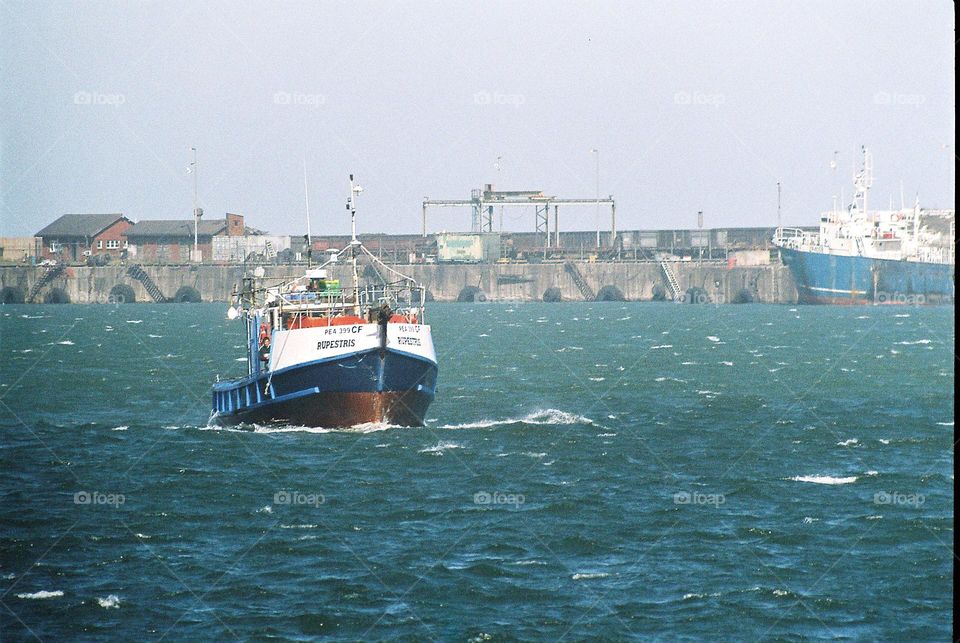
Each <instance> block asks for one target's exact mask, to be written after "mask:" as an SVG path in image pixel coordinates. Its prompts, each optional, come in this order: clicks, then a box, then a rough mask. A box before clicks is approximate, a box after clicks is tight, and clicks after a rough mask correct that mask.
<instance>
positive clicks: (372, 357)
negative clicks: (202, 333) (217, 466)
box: [211, 349, 437, 427]
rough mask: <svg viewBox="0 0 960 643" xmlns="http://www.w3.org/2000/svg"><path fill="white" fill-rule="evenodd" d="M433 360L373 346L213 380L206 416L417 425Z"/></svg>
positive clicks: (234, 420)
mask: <svg viewBox="0 0 960 643" xmlns="http://www.w3.org/2000/svg"><path fill="white" fill-rule="evenodd" d="M436 385H437V365H436V364H435V363H433V362H431V361H430V360H426V359H423V358H422V357H419V356H415V355H411V354H409V353H404V352H402V351H397V350H391V349H386V350H383V351H381V350H380V349H374V350H369V351H364V352H358V353H349V354H345V355H339V356H337V357H335V358H330V359H324V360H317V361H314V362H306V363H303V364H297V365H296V366H291V367H289V368H285V369H280V370H277V371H274V372H273V374H272V376H271V374H270V373H269V372H267V371H262V372H259V373H255V374H253V375H249V376H247V377H245V378H242V379H237V380H230V381H225V382H218V383H216V384H214V386H213V391H212V398H213V411H214V413H213V416H212V418H211V421H212V422H213V423H216V424H221V425H231V424H240V423H256V424H263V423H278V422H280V423H286V424H295V425H301V426H318V427H346V426H356V425H358V424H365V423H369V422H377V423H379V422H384V423H387V424H397V425H401V426H422V425H423V420H424V416H425V415H426V412H427V408H428V407H429V406H430V403H431V402H433V398H434V395H435V391H436Z"/></svg>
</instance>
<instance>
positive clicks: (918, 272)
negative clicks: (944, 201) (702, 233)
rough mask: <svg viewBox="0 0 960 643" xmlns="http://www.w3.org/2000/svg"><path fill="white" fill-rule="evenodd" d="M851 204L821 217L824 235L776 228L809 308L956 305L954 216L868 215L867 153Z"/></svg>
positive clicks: (903, 211) (915, 212) (913, 211)
mask: <svg viewBox="0 0 960 643" xmlns="http://www.w3.org/2000/svg"><path fill="white" fill-rule="evenodd" d="M862 152H863V166H862V168H861V170H860V171H859V172H858V173H857V175H856V177H855V179H854V188H855V189H854V198H853V201H852V202H851V204H850V205H849V206H848V207H847V208H846V209H843V210H840V209H836V208H834V209H833V210H831V211H829V212H824V213H823V214H822V215H821V217H820V230H819V232H809V231H804V230H801V229H799V228H782V227H781V228H777V231H776V234H775V235H774V238H773V243H774V245H776V246H777V247H779V249H780V256H781V258H782V259H783V263H784V264H785V265H786V266H787V267H788V268H789V269H790V272H791V274H792V275H793V278H794V281H795V282H796V284H797V293H798V298H799V301H800V303H806V304H950V303H953V301H954V291H955V284H954V268H955V256H954V242H955V234H956V229H955V211H954V210H925V209H921V208H920V204H919V200H918V201H917V202H916V203H915V204H914V207H913V208H904V207H901V208H900V209H899V210H892V209H891V210H873V211H869V210H867V195H868V191H869V190H870V187H871V186H872V183H873V178H872V173H873V164H872V160H871V157H870V153H869V152H868V151H867V149H866V148H863V150H862Z"/></svg>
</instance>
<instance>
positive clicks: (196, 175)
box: [190, 147, 202, 263]
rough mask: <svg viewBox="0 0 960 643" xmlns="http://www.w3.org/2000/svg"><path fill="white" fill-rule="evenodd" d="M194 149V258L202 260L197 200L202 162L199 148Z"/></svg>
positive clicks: (198, 260) (197, 260)
mask: <svg viewBox="0 0 960 643" xmlns="http://www.w3.org/2000/svg"><path fill="white" fill-rule="evenodd" d="M190 149H191V150H193V163H191V164H190V167H191V171H192V172H193V260H194V261H195V262H197V263H199V262H200V216H201V214H202V212H201V210H200V205H199V203H198V200H197V185H198V182H199V178H200V162H199V161H198V160H197V148H195V147H191V148H190Z"/></svg>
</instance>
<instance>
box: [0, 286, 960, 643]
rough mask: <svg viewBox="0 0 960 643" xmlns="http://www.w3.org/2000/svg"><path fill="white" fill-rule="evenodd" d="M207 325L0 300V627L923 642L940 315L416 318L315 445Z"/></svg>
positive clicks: (194, 635) (588, 310) (937, 543)
mask: <svg viewBox="0 0 960 643" xmlns="http://www.w3.org/2000/svg"><path fill="white" fill-rule="evenodd" d="M225 312H226V305H225V304H194V305H190V304H184V305H173V304H171V305H163V306H159V305H148V304H138V305H126V306H111V305H100V306H96V305H90V306H81V305H72V306H52V305H47V306H0V430H2V440H0V481H2V483H0V490H2V494H3V496H2V503H0V639H2V640H3V641H8V640H35V639H41V640H51V641H53V640H76V639H94V640H95V639H104V640H105V639H125V640H160V639H165V640H187V641H198V640H209V639H214V638H216V639H244V640H247V639H258V640H261V639H277V640H311V639H317V638H321V639H322V638H330V639H351V640H371V639H372V640H379V639H394V638H399V639H404V640H471V641H479V640H544V639H546V640H570V641H576V640H585V639H592V640H596V639H606V640H611V639H612V640H623V639H641V638H642V639H647V638H659V639H664V640H678V639H679V640H684V639H690V640H692V639H710V640H773V639H787V640H805V639H844V640H859V639H867V640H876V639H906V640H918V641H928V640H949V639H950V636H951V629H950V628H951V602H952V601H951V598H952V593H953V581H952V566H951V552H952V544H953V485H954V480H953V453H952V441H953V433H954V427H953V403H954V402H953V393H952V391H953V384H954V357H953V356H954V326H953V313H954V310H953V308H912V307H903V308H900V307H862V308H859V307H858V308H833V307H790V306H773V305H743V306H731V305H728V306H711V305H704V306H689V305H676V304H669V303H662V304H656V303H594V304H580V303H565V304H514V305H506V304H487V305H485V304H445V305H441V304H435V305H433V306H432V308H431V309H430V310H429V311H428V322H429V323H430V324H431V325H432V326H433V333H434V339H435V343H436V347H437V353H438V356H439V361H440V383H439V392H438V397H437V399H436V401H435V403H434V404H433V406H432V407H431V408H430V411H429V413H428V426H426V427H424V428H394V427H388V426H362V427H357V428H355V429H352V430H335V431H330V430H322V429H305V428H302V427H293V426H285V427H248V428H247V429H246V430H235V429H218V428H211V427H208V426H207V418H208V416H209V404H210V402H209V386H210V384H211V382H213V381H214V380H215V378H216V377H217V376H218V375H219V376H220V377H230V376H235V375H239V374H241V373H243V372H244V369H245V365H244V363H243V362H242V361H239V359H240V358H241V357H242V352H241V351H242V348H241V344H242V338H241V336H242V325H241V324H240V323H239V322H229V321H227V320H226V318H225Z"/></svg>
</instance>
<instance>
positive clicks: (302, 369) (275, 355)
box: [211, 175, 438, 427]
mask: <svg viewBox="0 0 960 643" xmlns="http://www.w3.org/2000/svg"><path fill="white" fill-rule="evenodd" d="M359 191H360V188H359V186H355V185H354V181H353V175H351V176H350V196H349V198H348V200H347V208H348V209H349V211H350V218H351V229H352V234H351V241H350V244H349V245H348V246H347V247H345V248H343V249H342V250H339V251H338V252H331V254H330V257H329V259H328V260H327V261H326V262H325V263H323V264H322V265H320V266H317V267H312V266H308V268H307V269H306V270H305V272H304V274H302V275H300V276H298V277H296V278H289V279H284V280H280V283H274V284H269V283H266V280H265V279H264V278H263V275H264V271H263V270H262V268H261V269H258V270H257V271H256V272H255V273H254V274H253V275H250V276H245V277H244V279H243V283H242V285H241V286H240V287H238V288H237V289H236V292H235V301H234V305H232V306H231V307H230V309H229V310H228V317H230V318H233V319H241V320H243V322H244V323H245V325H246V361H247V374H246V375H245V376H244V377H241V378H237V379H230V380H224V381H217V382H216V383H215V384H214V385H213V390H212V405H213V412H212V416H211V423H213V424H219V425H236V424H241V423H248V424H266V423H282V424H294V425H300V426H310V427H349V426H356V425H359V424H366V423H386V424H391V425H400V426H420V425H423V422H424V416H425V414H426V412H427V408H428V407H429V406H430V404H431V402H432V401H433V399H434V395H435V393H436V386H437V372H438V369H437V358H436V353H435V351H434V347H433V339H432V335H431V329H430V326H429V325H427V324H426V323H425V322H426V319H425V312H426V311H425V306H424V303H425V300H426V297H425V290H424V288H423V286H422V285H420V284H417V283H416V281H415V280H414V279H412V278H411V277H408V276H406V275H403V274H401V273H399V272H397V271H396V270H394V269H393V268H391V267H390V266H388V265H386V264H384V263H382V262H381V261H380V260H379V259H377V257H376V256H374V255H373V254H372V253H371V252H370V251H369V250H367V248H365V247H364V245H363V243H362V242H361V241H360V240H359V239H358V238H357V228H356V207H355V203H356V200H355V197H356V195H357V193H358V192H359ZM308 234H309V233H308ZM308 240H309V238H308ZM343 264H346V265H348V266H349V268H350V275H351V276H352V285H350V286H347V287H343V286H342V285H341V283H340V280H339V279H334V278H332V273H333V272H334V271H335V270H339V268H340V266H341V265H343ZM361 264H366V266H367V267H369V266H372V270H370V269H365V270H364V271H363V272H362V273H361V270H360V265H361ZM362 275H364V276H367V275H375V276H376V277H375V278H372V279H371V278H367V277H364V278H362Z"/></svg>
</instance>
